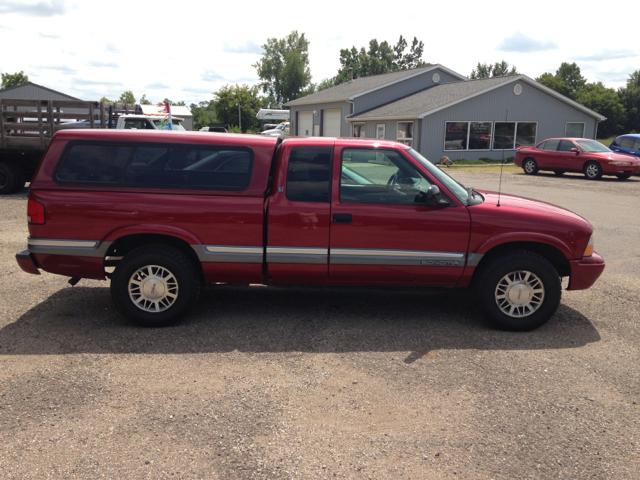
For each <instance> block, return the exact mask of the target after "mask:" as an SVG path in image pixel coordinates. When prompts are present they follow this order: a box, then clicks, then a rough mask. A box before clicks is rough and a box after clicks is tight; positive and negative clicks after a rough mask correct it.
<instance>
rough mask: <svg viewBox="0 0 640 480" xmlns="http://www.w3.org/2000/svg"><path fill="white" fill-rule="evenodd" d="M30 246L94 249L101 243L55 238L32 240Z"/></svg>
mask: <svg viewBox="0 0 640 480" xmlns="http://www.w3.org/2000/svg"><path fill="white" fill-rule="evenodd" d="M27 243H28V244H29V245H37V246H39V247H78V248H93V247H95V246H96V245H97V244H98V243H99V242H98V241H97V240H58V239H53V238H31V237H29V240H28V242H27Z"/></svg>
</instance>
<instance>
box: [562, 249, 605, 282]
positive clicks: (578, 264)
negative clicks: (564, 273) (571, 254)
mask: <svg viewBox="0 0 640 480" xmlns="http://www.w3.org/2000/svg"><path fill="white" fill-rule="evenodd" d="M569 263H570V264H571V279H570V280H569V287H568V288H567V290H585V289H587V288H589V287H590V286H591V285H593V284H594V283H595V281H596V280H597V279H598V277H599V276H600V274H601V273H602V271H603V270H604V259H603V258H602V257H601V256H600V255H598V254H597V253H595V252H594V253H593V255H592V256H590V257H583V258H581V259H580V260H571V261H570V262H569Z"/></svg>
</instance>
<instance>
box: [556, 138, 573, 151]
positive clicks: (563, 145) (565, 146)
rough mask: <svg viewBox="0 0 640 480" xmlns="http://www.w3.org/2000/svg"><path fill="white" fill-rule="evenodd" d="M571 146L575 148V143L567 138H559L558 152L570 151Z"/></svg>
mask: <svg viewBox="0 0 640 480" xmlns="http://www.w3.org/2000/svg"><path fill="white" fill-rule="evenodd" d="M572 148H576V145H575V144H574V143H573V142H570V141H569V140H560V145H558V151H559V152H570V151H571V149H572Z"/></svg>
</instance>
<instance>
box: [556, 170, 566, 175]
mask: <svg viewBox="0 0 640 480" xmlns="http://www.w3.org/2000/svg"><path fill="white" fill-rule="evenodd" d="M553 173H555V174H556V175H557V176H561V175H564V174H565V173H566V172H565V171H564V170H554V171H553Z"/></svg>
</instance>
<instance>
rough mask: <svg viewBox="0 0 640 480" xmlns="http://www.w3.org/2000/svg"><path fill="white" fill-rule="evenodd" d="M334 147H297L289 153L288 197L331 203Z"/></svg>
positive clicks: (294, 199) (303, 200) (299, 200)
mask: <svg viewBox="0 0 640 480" xmlns="http://www.w3.org/2000/svg"><path fill="white" fill-rule="evenodd" d="M332 156H333V148H332V147H295V148H293V149H292V150H291V154H290V155H289V167H288V169H287V199H289V200H291V201H292V202H322V203H329V200H330V196H331V188H330V187H331V157H332Z"/></svg>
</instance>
